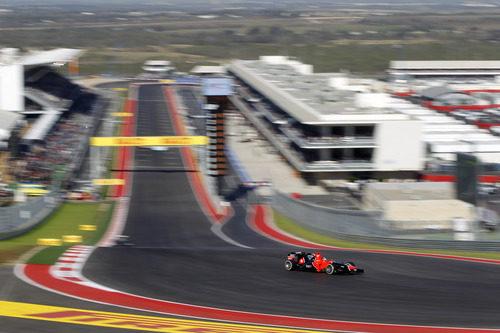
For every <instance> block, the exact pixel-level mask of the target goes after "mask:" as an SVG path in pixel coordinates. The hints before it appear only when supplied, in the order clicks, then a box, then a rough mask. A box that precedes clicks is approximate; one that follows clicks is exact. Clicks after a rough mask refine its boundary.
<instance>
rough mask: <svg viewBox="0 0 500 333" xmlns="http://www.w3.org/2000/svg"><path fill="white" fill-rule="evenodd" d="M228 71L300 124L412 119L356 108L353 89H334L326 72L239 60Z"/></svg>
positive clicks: (403, 115) (382, 109)
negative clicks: (313, 72)
mask: <svg viewBox="0 0 500 333" xmlns="http://www.w3.org/2000/svg"><path fill="white" fill-rule="evenodd" d="M297 66H298V65H297ZM229 70H230V71H232V72H233V73H234V74H236V75H237V76H238V77H240V78H241V79H243V80H244V81H245V82H246V84H248V85H250V86H251V87H252V88H253V89H255V90H257V91H258V92H259V93H260V94H262V95H263V96H265V97H266V98H268V99H269V100H271V101H272V102H273V103H274V104H275V105H277V106H279V107H280V108H281V109H282V110H283V111H285V112H287V113H288V114H289V115H290V116H291V117H293V118H294V119H296V120H297V121H299V122H301V123H303V124H310V125H320V124H353V123H356V124H363V123H366V124H373V123H376V122H380V121H394V120H409V119H411V117H410V116H408V115H405V114H401V113H400V112H397V111H395V110H394V109H387V108H359V107H357V106H356V102H355V99H356V98H355V97H356V92H353V91H346V90H339V89H336V88H334V87H333V86H332V85H331V82H330V79H331V77H329V76H328V75H317V74H316V75H315V74H312V73H309V72H308V71H305V70H302V67H298V68H295V66H294V64H288V63H270V62H266V61H245V60H238V61H233V62H232V63H231V64H230V65H229ZM332 77H333V74H332Z"/></svg>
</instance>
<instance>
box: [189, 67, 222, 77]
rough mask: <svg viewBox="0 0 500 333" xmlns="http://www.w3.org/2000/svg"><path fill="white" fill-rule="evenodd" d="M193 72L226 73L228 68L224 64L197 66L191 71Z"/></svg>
mask: <svg viewBox="0 0 500 333" xmlns="http://www.w3.org/2000/svg"><path fill="white" fill-rule="evenodd" d="M190 72H191V73H193V74H198V75H200V74H225V73H226V69H225V67H224V66H195V67H193V69H192V70H191V71H190Z"/></svg>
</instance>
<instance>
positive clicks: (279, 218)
mask: <svg viewBox="0 0 500 333" xmlns="http://www.w3.org/2000/svg"><path fill="white" fill-rule="evenodd" d="M274 223H275V224H276V226H277V227H278V228H279V229H281V230H283V231H285V232H287V233H289V234H292V235H294V236H297V237H300V238H302V239H305V240H307V241H310V242H314V243H319V244H324V245H328V246H336V247H341V248H347V249H372V250H389V251H406V252H417V253H432V254H444V255H453V256H462V257H473V258H483V259H496V260H500V253H496V252H495V253H492V252H466V251H447V250H422V249H401V248H393V247H387V246H380V245H372V244H364V243H354V242H348V241H343V240H339V239H334V238H330V237H327V236H324V235H320V234H317V233H315V232H313V231H310V230H307V229H305V228H303V227H301V226H299V225H297V224H296V223H294V222H293V221H291V220H289V219H288V218H286V217H284V216H283V215H280V214H279V213H277V212H276V211H274Z"/></svg>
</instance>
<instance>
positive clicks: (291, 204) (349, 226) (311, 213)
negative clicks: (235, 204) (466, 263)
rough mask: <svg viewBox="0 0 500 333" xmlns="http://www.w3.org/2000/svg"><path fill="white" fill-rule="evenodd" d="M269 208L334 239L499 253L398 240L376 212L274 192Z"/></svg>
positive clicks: (464, 243) (472, 245) (471, 244)
mask: <svg viewBox="0 0 500 333" xmlns="http://www.w3.org/2000/svg"><path fill="white" fill-rule="evenodd" d="M271 206H272V208H273V209H275V210H276V211H277V212H278V213H279V214H281V215H283V216H285V217H287V218H289V219H290V220H292V221H293V222H294V223H296V224H298V225H300V226H302V227H304V228H305V229H308V230H311V231H314V232H316V233H318V234H321V235H327V236H330V237H332V238H335V239H339V240H344V241H349V242H356V243H366V244H373V245H381V246H389V247H395V248H406V249H444V250H456V251H468V252H473V251H481V252H499V251H500V241H477V240H445V239H439V240H437V239H417V238H412V236H411V235H405V237H406V238H403V237H401V231H400V230H391V229H390V225H391V224H390V223H388V221H384V220H382V219H381V216H380V214H379V213H378V212H366V211H350V210H340V209H334V208H328V207H322V206H318V205H314V204H311V203H308V202H305V201H303V200H298V199H295V198H292V197H290V196H289V195H288V194H285V193H282V192H279V191H275V193H274V196H273V199H272V201H271Z"/></svg>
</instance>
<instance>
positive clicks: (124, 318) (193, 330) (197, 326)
mask: <svg viewBox="0 0 500 333" xmlns="http://www.w3.org/2000/svg"><path fill="white" fill-rule="evenodd" d="M0 316H4V317H14V318H26V319H35V320H45V321H53V322H59V323H68V324H78V325H90V326H102V327H115V328H121V329H133V330H143V331H149V332H175V333H183V332H185V333H187V332H190V333H235V332H236V333H237V332H245V333H247V332H248V333H307V332H311V333H312V332H315V333H318V332H319V331H316V330H314V331H311V330H301V329H288V328H277V327H266V326H251V325H243V324H228V323H218V322H206V321H200V320H187V319H173V318H162V317H152V316H138V315H129V314H122V313H113V312H103V311H93V310H81V309H74V308H62V307H56V306H48V305H39V304H31V303H18V302H7V301H0Z"/></svg>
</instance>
